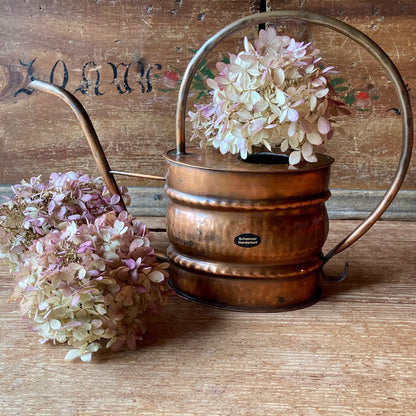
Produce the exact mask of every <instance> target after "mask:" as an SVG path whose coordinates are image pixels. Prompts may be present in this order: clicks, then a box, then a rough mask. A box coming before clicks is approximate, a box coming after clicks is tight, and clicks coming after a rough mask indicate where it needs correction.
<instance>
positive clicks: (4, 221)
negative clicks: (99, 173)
mask: <svg viewBox="0 0 416 416" xmlns="http://www.w3.org/2000/svg"><path fill="white" fill-rule="evenodd" d="M12 190H13V192H14V197H13V198H12V199H10V200H9V201H8V202H6V203H5V204H3V205H1V206H0V258H6V259H7V260H8V262H9V265H10V268H11V270H15V269H16V268H18V266H19V263H20V261H21V260H22V253H24V251H25V250H27V248H28V247H29V246H30V245H31V244H32V242H33V241H34V240H35V239H37V238H39V237H41V236H44V235H46V234H47V233H48V232H49V231H50V230H53V229H55V228H56V227H57V225H58V224H60V223H61V222H63V221H75V222H76V223H77V224H81V223H84V222H86V221H89V222H93V221H94V220H95V218H97V217H99V216H100V215H102V214H103V213H105V212H109V211H113V210H114V211H116V212H120V211H121V210H122V207H121V205H120V204H119V202H120V197H119V196H118V195H115V196H111V195H110V193H109V192H108V190H107V188H106V186H105V184H104V183H103V181H102V179H101V178H94V177H90V176H89V175H85V174H81V173H78V172H68V173H52V174H51V175H50V178H49V181H48V183H42V182H41V177H40V176H38V177H33V178H31V179H30V181H29V182H26V181H22V182H21V183H20V184H19V185H15V186H13V187H12ZM121 193H122V195H123V198H124V200H125V202H126V204H128V203H129V202H130V198H129V195H128V194H127V190H126V188H125V187H121Z"/></svg>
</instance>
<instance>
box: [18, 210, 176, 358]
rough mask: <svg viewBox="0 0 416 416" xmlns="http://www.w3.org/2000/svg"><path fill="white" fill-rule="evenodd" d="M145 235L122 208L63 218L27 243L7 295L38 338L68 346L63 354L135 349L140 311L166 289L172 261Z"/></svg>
mask: <svg viewBox="0 0 416 416" xmlns="http://www.w3.org/2000/svg"><path fill="white" fill-rule="evenodd" d="M150 240H151V234H149V232H148V231H147V229H146V227H145V226H144V224H142V223H141V222H140V221H139V220H137V219H133V218H132V217H131V216H130V215H128V214H127V212H126V211H122V212H120V213H116V212H114V211H112V212H109V213H105V214H103V215H101V216H100V217H98V218H97V219H95V221H94V222H93V223H85V224H82V225H77V224H76V223H75V222H66V223H65V222H64V223H61V224H60V225H59V227H58V228H57V229H54V230H51V231H50V232H49V233H48V234H47V235H46V236H44V237H41V238H39V239H37V240H36V241H35V242H34V243H33V245H32V246H30V247H29V249H28V251H27V252H26V254H25V259H24V263H23V265H22V266H21V267H20V268H19V271H18V272H17V273H16V286H15V290H14V293H13V296H12V299H14V300H17V301H18V302H19V306H20V313H21V315H22V317H24V318H27V319H29V320H30V321H31V325H32V328H33V329H34V330H35V331H36V332H37V333H38V334H39V336H40V337H41V342H46V341H52V342H54V343H66V344H68V345H70V346H72V347H73V349H72V350H70V351H69V352H68V354H67V356H66V359H67V360H73V359H74V358H77V357H80V358H81V360H83V361H89V360H90V359H91V356H92V353H94V352H95V351H97V350H98V349H100V348H103V347H105V348H111V349H113V350H119V349H120V348H121V347H123V346H127V348H130V349H134V348H135V347H136V342H137V341H138V340H140V339H141V338H142V335H143V333H144V332H145V330H146V328H145V324H144V322H143V314H144V313H145V312H147V311H149V310H152V309H154V308H156V307H157V306H158V305H161V304H163V303H164V302H165V300H166V299H167V296H168V295H169V293H170V289H169V287H168V285H167V278H168V272H167V268H168V266H169V265H168V263H159V262H158V261H157V260H156V258H155V256H154V255H153V252H154V249H153V248H152V246H151V241H150Z"/></svg>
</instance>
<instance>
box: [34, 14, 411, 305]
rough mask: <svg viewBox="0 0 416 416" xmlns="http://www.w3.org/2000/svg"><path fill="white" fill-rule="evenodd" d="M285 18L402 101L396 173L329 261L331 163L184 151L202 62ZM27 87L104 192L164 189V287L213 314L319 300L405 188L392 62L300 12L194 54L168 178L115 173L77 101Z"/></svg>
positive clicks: (407, 143) (405, 118) (255, 20)
mask: <svg viewBox="0 0 416 416" xmlns="http://www.w3.org/2000/svg"><path fill="white" fill-rule="evenodd" d="M285 19H294V20H300V21H304V22H309V23H313V24H318V25H321V26H324V27H326V28H330V29H333V30H335V31H337V32H339V33H341V34H343V35H345V36H347V37H349V38H351V39H352V40H354V41H355V42H357V43H358V45H359V46H361V47H363V48H364V49H366V50H367V51H368V52H369V53H370V54H371V55H372V56H373V57H374V58H375V59H376V60H377V61H378V62H379V63H380V64H381V66H382V67H383V68H384V70H385V71H386V73H387V74H388V75H389V77H390V79H391V81H392V83H393V85H394V88H395V91H396V93H397V95H398V98H399V101H400V111H401V116H402V130H403V132H402V134H403V138H402V150H401V156H400V161H399V165H398V168H397V171H396V175H395V177H394V179H393V181H392V183H391V185H390V187H389V189H388V190H387V192H386V194H385V196H384V198H383V199H382V201H381V202H380V203H379V204H378V206H377V207H376V208H375V209H374V211H373V212H372V213H371V214H370V216H369V217H368V218H367V219H366V220H365V221H364V222H362V223H361V224H360V225H359V226H358V227H357V228H356V229H355V230H354V231H353V232H352V233H351V234H349V235H348V236H347V237H346V238H344V239H343V240H342V241H341V242H340V243H339V244H338V245H336V246H335V247H334V248H333V249H332V250H331V251H330V252H329V253H328V254H326V255H323V254H322V247H323V244H324V242H325V239H326V236H327V233H328V216H327V212H326V209H325V200H326V199H328V198H329V196H330V193H329V190H328V183H329V173H330V165H331V163H332V162H333V160H332V159H331V158H330V157H328V156H324V155H319V157H318V162H316V163H313V164H311V163H308V164H306V165H305V166H302V167H300V168H298V169H295V170H290V169H288V166H287V165H286V164H280V163H274V162H272V164H250V163H246V162H245V161H242V160H238V159H237V158H236V157H235V156H234V155H229V154H228V155H226V156H224V155H221V154H219V153H218V152H217V151H213V150H201V149H200V148H197V147H188V148H186V146H185V117H186V100H187V97H188V93H189V89H190V86H191V82H192V80H193V77H194V75H195V73H196V71H197V69H198V66H199V64H200V63H201V61H202V60H203V59H204V57H205V56H206V55H207V54H208V53H209V52H210V51H211V50H212V49H213V48H214V47H215V46H216V45H218V44H219V43H220V42H221V41H222V40H224V39H225V38H227V37H229V36H230V35H231V34H233V33H235V32H237V31H240V30H242V29H245V28H247V27H249V26H252V25H258V24H260V23H264V22H270V21H279V20H285ZM29 86H30V87H31V88H34V89H37V90H41V91H45V92H49V93H52V94H54V95H57V96H58V97H60V98H62V99H63V100H64V101H66V102H67V103H68V104H69V105H70V106H71V108H72V109H73V111H74V112H75V114H76V115H77V117H78V120H79V121H80V123H81V126H82V129H83V131H84V133H85V135H86V137H87V139H88V142H89V145H90V147H91V150H92V152H93V155H94V158H95V161H96V163H97V165H98V167H99V169H100V173H101V175H102V176H103V178H104V180H105V182H106V185H107V187H108V188H109V190H110V192H112V193H117V194H120V192H119V189H118V187H117V183H116V181H115V179H114V175H115V174H120V175H126V176H133V177H140V178H149V179H156V180H163V181H166V184H165V192H166V193H167V195H168V197H169V199H170V202H169V206H168V210H167V231H168V237H169V241H170V246H169V248H168V251H167V257H168V259H169V261H170V264H171V266H170V276H171V284H172V286H173V288H174V289H175V290H176V291H177V292H178V294H179V295H181V296H183V297H185V298H187V299H190V300H194V301H197V302H199V303H203V304H207V305H211V306H219V307H226V308H230V309H236V310H253V311H279V310H288V309H295V308H300V307H304V306H307V305H309V304H311V303H313V302H315V301H316V300H317V298H318V297H319V277H320V276H321V275H324V273H323V271H322V267H323V266H324V265H325V263H326V262H328V260H330V259H331V258H332V257H333V256H334V255H335V254H338V253H340V252H341V251H343V250H345V249H346V248H347V247H349V246H350V245H351V244H353V243H354V242H355V241H357V240H358V239H359V238H360V237H361V236H362V235H363V234H364V233H365V232H366V231H368V230H369V229H370V228H371V227H372V225H373V224H374V223H375V222H376V221H377V220H378V218H379V217H380V216H381V215H382V214H383V212H384V211H385V210H386V209H387V207H388V206H389V205H390V203H391V202H392V201H393V199H394V197H395V196H396V194H397V192H398V190H399V188H400V186H401V184H402V182H403V179H404V177H405V174H406V171H407V168H408V166H409V162H410V157H411V151H412V143H413V120H412V112H411V106H410V101H409V96H408V92H407V89H406V86H405V84H404V82H403V80H402V78H401V76H400V73H399V71H398V70H397V68H396V67H395V65H394V64H393V62H392V61H391V60H390V58H389V57H388V56H387V55H386V54H385V53H384V52H383V51H382V50H381V49H380V47H379V46H378V45H377V44H376V43H374V42H373V41H372V40H371V39H369V38H368V37H367V36H366V35H364V34H363V33H361V32H360V31H358V30H357V29H355V28H353V27H351V26H349V25H347V24H346V23H343V22H341V21H339V20H336V19H333V18H329V17H324V16H320V15H317V14H312V13H307V12H300V11H275V12H267V13H259V14H255V15H251V16H248V17H245V18H242V19H240V20H237V21H235V22H234V23H232V24H230V25H229V26H227V27H225V28H224V29H222V30H221V31H219V32H218V33H217V34H215V35H214V36H213V37H211V38H210V39H209V40H208V41H207V42H206V43H205V44H204V45H203V46H202V47H201V48H200V49H199V50H198V52H197V53H196V54H195V56H194V57H193V59H192V60H191V61H190V63H189V65H188V67H187V69H186V71H185V74H184V77H183V82H182V84H181V87H180V91H179V97H178V104H177V111H176V149H173V150H169V151H167V152H166V153H165V155H164V156H165V158H166V160H167V164H168V172H167V175H166V177H158V176H153V175H144V174H140V173H130V172H121V171H116V170H112V169H111V168H110V166H109V164H108V161H107V159H106V157H105V154H104V152H103V150H102V148H101V145H100V143H99V140H98V137H97V135H96V133H95V130H94V128H93V126H92V124H91V121H90V119H89V117H88V115H87V113H86V111H85V109H84V108H83V107H82V105H81V104H80V103H79V101H78V100H77V99H76V98H75V97H74V96H72V95H71V94H70V93H68V92H67V91H65V90H63V89H61V88H59V87H57V86H54V85H52V84H49V83H46V82H42V81H32V82H31V83H30V84H29ZM346 272H347V267H346V269H345V271H344V273H343V274H342V275H341V276H339V277H337V278H333V279H330V280H334V281H340V280H342V279H343V278H344V277H345V275H346ZM324 277H326V276H325V275H324ZM328 279H329V278H328Z"/></svg>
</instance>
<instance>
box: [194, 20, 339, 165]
mask: <svg viewBox="0 0 416 416" xmlns="http://www.w3.org/2000/svg"><path fill="white" fill-rule="evenodd" d="M318 54H319V51H318V50H317V49H313V48H311V46H310V44H305V43H303V42H296V41H295V40H294V39H291V38H290V37H288V36H277V35H276V31H275V30H274V29H273V28H272V27H270V28H268V29H267V30H261V31H260V33H259V38H258V39H257V40H256V41H255V42H254V46H253V45H252V44H251V43H250V42H249V41H248V40H247V38H245V39H244V51H242V52H240V53H239V54H238V55H230V62H229V63H228V64H226V63H223V62H219V63H217V69H218V71H219V75H218V76H217V77H216V78H214V79H208V80H207V85H208V86H209V87H210V88H211V96H212V99H211V102H210V103H208V104H204V105H196V106H195V108H196V111H190V112H189V120H190V121H191V123H192V127H193V129H194V134H193V136H192V139H199V140H200V144H201V146H205V145H207V144H208V145H212V146H214V147H215V148H217V149H219V150H220V152H221V153H222V154H225V153H228V152H230V153H233V154H237V153H239V154H240V156H241V157H242V158H243V159H245V158H246V157H247V154H249V153H251V152H252V150H253V146H257V145H262V146H265V147H266V148H267V149H268V150H269V151H271V150H272V146H280V149H281V151H283V152H288V153H289V163H290V164H291V165H296V164H297V163H299V162H300V161H301V160H306V161H308V162H315V161H316V160H317V159H316V156H315V153H314V147H315V146H319V145H321V144H323V143H325V141H326V140H328V139H329V138H330V137H331V135H332V125H331V121H330V114H331V115H337V106H340V105H342V103H339V102H337V101H335V100H333V99H331V98H330V95H329V94H330V88H329V85H328V79H327V77H326V75H327V74H328V73H329V72H331V70H332V69H333V68H332V67H327V68H322V67H321V66H320V65H319V61H320V60H321V58H319V56H318Z"/></svg>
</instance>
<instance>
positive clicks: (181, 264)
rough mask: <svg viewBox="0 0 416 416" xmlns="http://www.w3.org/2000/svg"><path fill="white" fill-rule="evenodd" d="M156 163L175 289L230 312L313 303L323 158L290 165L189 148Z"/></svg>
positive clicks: (322, 215)
mask: <svg viewBox="0 0 416 416" xmlns="http://www.w3.org/2000/svg"><path fill="white" fill-rule="evenodd" d="M166 158H167V160H168V163H169V169H168V175H167V178H166V187H165V191H166V193H167V195H168V196H169V198H170V203H169V206H168V210H167V223H168V236H169V241H170V242H171V245H170V247H169V249H168V253H167V254H168V256H169V260H170V264H171V266H170V267H171V283H172V285H173V287H174V288H175V290H176V291H177V292H178V293H180V294H181V295H183V296H184V297H186V298H188V299H193V300H198V301H199V302H203V303H207V304H211V305H216V306H223V307H225V306H226V307H231V308H234V309H244V308H254V309H258V310H267V309H273V310H276V309H287V308H295V307H300V306H302V305H305V304H309V303H311V302H313V301H314V300H316V299H317V295H318V280H319V273H320V272H319V271H320V268H321V266H322V262H323V255H322V252H321V250H322V246H323V244H324V242H325V239H326V236H327V233H328V218H327V212H326V209H325V204H324V202H325V201H326V200H327V199H328V197H329V191H328V183H329V172H330V165H331V163H332V161H333V160H332V159H331V158H330V157H328V156H323V155H319V161H318V163H313V164H306V165H305V166H302V167H298V168H292V169H289V168H288V165H287V164H284V165H261V164H260V165H257V164H249V163H246V162H243V161H241V160H239V159H238V157H237V156H235V155H226V156H224V155H221V154H220V153H219V152H218V151H216V150H213V149H208V150H206V151H204V150H201V149H200V148H196V147H193V148H188V151H187V154H186V155H181V156H178V155H177V154H176V153H175V152H174V151H170V152H168V153H167V154H166ZM247 236H248V237H247Z"/></svg>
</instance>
